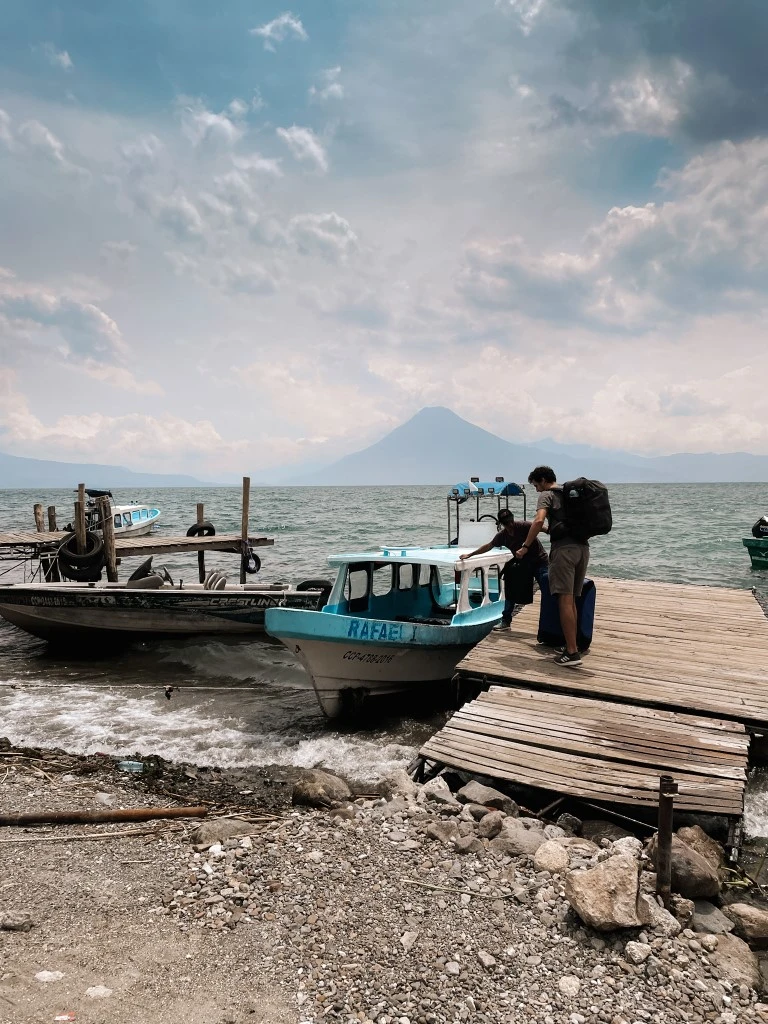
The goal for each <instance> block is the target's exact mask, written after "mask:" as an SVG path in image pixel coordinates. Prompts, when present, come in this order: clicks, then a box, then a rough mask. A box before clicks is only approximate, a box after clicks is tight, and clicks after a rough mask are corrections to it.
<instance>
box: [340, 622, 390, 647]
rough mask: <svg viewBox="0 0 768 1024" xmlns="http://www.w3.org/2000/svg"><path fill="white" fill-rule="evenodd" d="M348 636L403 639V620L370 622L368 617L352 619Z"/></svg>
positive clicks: (355, 638) (359, 638)
mask: <svg viewBox="0 0 768 1024" xmlns="http://www.w3.org/2000/svg"><path fill="white" fill-rule="evenodd" d="M347 636H348V637H351V638H352V639H354V640H392V641H395V642H397V641H398V640H402V639H403V624H402V622H369V621H368V619H352V620H351V621H350V623H349V628H348V630H347Z"/></svg>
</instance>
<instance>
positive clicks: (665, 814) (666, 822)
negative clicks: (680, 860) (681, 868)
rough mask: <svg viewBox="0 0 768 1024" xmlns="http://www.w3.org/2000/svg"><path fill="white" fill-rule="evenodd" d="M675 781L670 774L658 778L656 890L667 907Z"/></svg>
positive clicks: (670, 869)
mask: <svg viewBox="0 0 768 1024" xmlns="http://www.w3.org/2000/svg"><path fill="white" fill-rule="evenodd" d="M676 793H677V783H676V782H675V780H674V779H673V778H672V776H671V775H662V776H661V778H660V779H659V832H658V838H657V846H656V892H657V894H658V895H659V896H661V899H662V901H663V903H664V906H665V907H666V908H667V909H669V903H670V900H671V897H672V813H673V810H674V804H675V794H676Z"/></svg>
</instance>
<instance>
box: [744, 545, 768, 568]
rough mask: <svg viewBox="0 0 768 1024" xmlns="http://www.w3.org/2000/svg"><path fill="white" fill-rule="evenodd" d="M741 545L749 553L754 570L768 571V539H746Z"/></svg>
mask: <svg viewBox="0 0 768 1024" xmlns="http://www.w3.org/2000/svg"><path fill="white" fill-rule="evenodd" d="M741 543H742V544H743V545H744V547H745V548H746V549H747V551H748V552H749V557H750V558H751V559H752V568H753V569H768V537H745V538H744V540H743V541H742V542H741Z"/></svg>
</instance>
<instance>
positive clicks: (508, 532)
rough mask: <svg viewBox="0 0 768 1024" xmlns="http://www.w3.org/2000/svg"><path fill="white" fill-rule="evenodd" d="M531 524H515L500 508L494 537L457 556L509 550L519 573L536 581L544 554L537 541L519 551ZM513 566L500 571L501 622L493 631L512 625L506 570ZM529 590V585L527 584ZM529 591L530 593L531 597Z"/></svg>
mask: <svg viewBox="0 0 768 1024" xmlns="http://www.w3.org/2000/svg"><path fill="white" fill-rule="evenodd" d="M532 525H533V524H532V523H529V522H526V521H525V520H522V521H521V522H519V523H516V522H515V517H514V516H513V515H512V512H511V511H510V510H509V509H508V508H503V509H501V511H500V512H499V526H500V527H501V530H500V531H499V532H498V533H497V534H496V536H495V537H494V538H493V540H489V541H488V543H487V544H483V545H482V546H481V547H479V548H477V549H476V550H475V551H470V552H469V554H468V555H459V558H460V559H461V560H463V559H465V558H474V556H475V555H484V554H485V552H486V551H490V550H491V548H509V550H510V551H515V550H516V549H518V550H517V554H516V556H515V557H516V558H517V561H518V563H519V565H520V568H521V569H522V570H523V572H526V571H527V573H528V574H529V575H528V580H529V582H530V578H531V576H535V577H536V579H538V577H539V573H541V572H544V571H545V570H546V568H547V562H548V559H547V552H546V551H545V550H544V548H543V546H542V543H541V541H540V540H537V541H536V542H535V543H533V544H531V545H530V546H529V547H527V548H526V550H525V551H523V553H522V555H521V554H520V551H521V550H522V549H521V548H520V545H521V544H522V541H523V538H524V537H526V536H527V534H528V531H529V530H530V528H531V526H532ZM513 565H514V563H510V562H507V564H506V566H505V567H504V571H503V572H502V576H503V578H504V611H503V612H502V615H501V622H499V623H497V625H495V626H494V627H493V628H494V630H496V631H497V632H498V631H499V630H504V629H509V628H510V626H511V624H512V613H513V611H514V609H515V596H516V595H515V593H514V592H513V587H512V580H511V577H510V571H511V569H512V567H513ZM530 586H531V588H532V587H533V584H532V583H530ZM532 594H533V591H532V590H531V595H532ZM531 600H532V596H531V597H529V598H528V601H529V603H530V601H531Z"/></svg>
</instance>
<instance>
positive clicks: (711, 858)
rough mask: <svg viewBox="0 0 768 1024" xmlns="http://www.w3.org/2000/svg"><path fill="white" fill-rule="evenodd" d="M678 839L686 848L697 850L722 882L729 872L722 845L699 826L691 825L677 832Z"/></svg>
mask: <svg viewBox="0 0 768 1024" xmlns="http://www.w3.org/2000/svg"><path fill="white" fill-rule="evenodd" d="M676 834H677V838H678V839H680V840H682V842H684V843H685V845H686V846H689V847H690V848H691V849H692V850H695V851H696V853H698V854H699V855H700V856H702V857H703V858H704V860H705V861H707V863H708V864H709V865H711V867H712V868H714V870H715V872H716V873H717V876H718V877H719V878H720V880H721V881H722V880H723V878H724V877H725V875H726V874H727V872H726V871H725V850H724V849H723V848H722V846H721V845H720V843H718V842H716V841H715V840H714V839H713V838H712V837H711V836H708V835H707V833H706V832H705V831H704V829H703V828H699V826H698V825H689V826H687V827H685V828H679V829H678V830H677V833H676Z"/></svg>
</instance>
